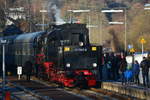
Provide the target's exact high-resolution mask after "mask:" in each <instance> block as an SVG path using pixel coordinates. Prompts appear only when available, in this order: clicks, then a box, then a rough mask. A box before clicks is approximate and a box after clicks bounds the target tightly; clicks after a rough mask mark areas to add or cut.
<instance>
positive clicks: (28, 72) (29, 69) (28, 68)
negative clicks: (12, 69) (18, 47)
mask: <svg viewBox="0 0 150 100" xmlns="http://www.w3.org/2000/svg"><path fill="white" fill-rule="evenodd" d="M32 69H33V68H32V63H31V62H30V61H26V62H25V64H24V70H25V75H26V80H27V81H30V77H31V74H32Z"/></svg>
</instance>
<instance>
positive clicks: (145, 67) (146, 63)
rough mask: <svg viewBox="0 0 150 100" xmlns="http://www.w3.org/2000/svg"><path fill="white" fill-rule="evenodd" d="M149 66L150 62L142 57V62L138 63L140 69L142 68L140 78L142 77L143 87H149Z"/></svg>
mask: <svg viewBox="0 0 150 100" xmlns="http://www.w3.org/2000/svg"><path fill="white" fill-rule="evenodd" d="M149 66H150V61H149V60H148V59H146V57H143V60H142V62H141V63H140V67H141V68H142V77H143V85H144V86H148V85H149V77H148V73H149Z"/></svg>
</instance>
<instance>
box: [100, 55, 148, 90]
mask: <svg viewBox="0 0 150 100" xmlns="http://www.w3.org/2000/svg"><path fill="white" fill-rule="evenodd" d="M149 68H150V58H149V57H147V58H146V57H143V60H142V61H141V62H140V63H139V62H138V61H137V60H134V62H133V63H131V64H129V63H127V61H126V57H125V56H124V55H123V54H119V55H117V54H114V53H107V54H104V63H103V70H102V72H103V74H102V75H103V76H102V80H103V81H105V80H107V81H121V82H122V84H129V83H135V84H137V85H140V84H142V85H143V86H146V87H150V82H149ZM140 69H141V72H142V80H143V82H140V80H141V77H139V75H140ZM106 73H107V74H106Z"/></svg>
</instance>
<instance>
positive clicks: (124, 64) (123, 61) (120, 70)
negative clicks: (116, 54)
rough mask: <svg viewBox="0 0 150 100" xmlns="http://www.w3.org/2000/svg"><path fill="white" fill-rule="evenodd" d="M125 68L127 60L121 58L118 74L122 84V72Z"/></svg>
mask: <svg viewBox="0 0 150 100" xmlns="http://www.w3.org/2000/svg"><path fill="white" fill-rule="evenodd" d="M126 68H127V61H126V59H125V58H123V59H122V60H121V62H120V68H119V74H120V78H121V82H122V84H123V83H124V82H125V76H124V72H125V71H126Z"/></svg>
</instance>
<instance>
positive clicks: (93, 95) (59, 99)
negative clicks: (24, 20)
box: [11, 80, 140, 100]
mask: <svg viewBox="0 0 150 100" xmlns="http://www.w3.org/2000/svg"><path fill="white" fill-rule="evenodd" d="M11 83H13V84H15V85H16V87H18V88H21V89H23V91H26V92H27V93H29V94H30V95H31V96H33V97H35V98H37V99H35V100H140V99H137V98H133V97H129V96H125V95H121V94H117V93H115V92H111V91H107V90H103V89H96V88H91V89H79V88H66V87H64V88H62V87H61V86H60V85H58V84H55V83H50V82H46V81H45V82H43V81H38V80H34V81H31V82H27V81H23V80H21V81H12V82H11ZM29 97H30V96H29ZM22 100H30V99H22ZM32 100H34V99H32Z"/></svg>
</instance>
